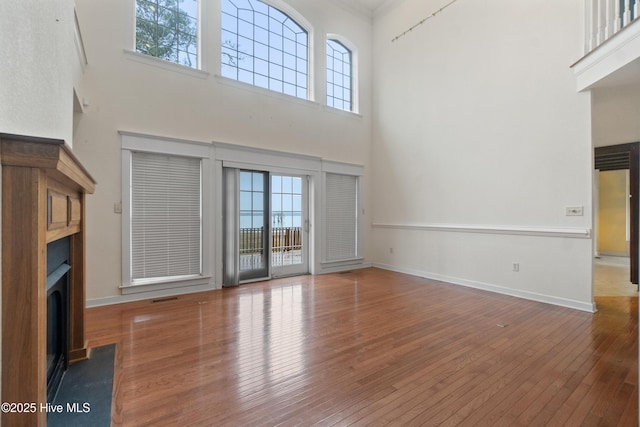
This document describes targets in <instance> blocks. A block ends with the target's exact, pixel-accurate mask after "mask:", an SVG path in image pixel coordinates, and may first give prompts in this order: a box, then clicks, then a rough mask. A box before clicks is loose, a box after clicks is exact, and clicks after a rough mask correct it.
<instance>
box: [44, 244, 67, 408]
mask: <svg viewBox="0 0 640 427" xmlns="http://www.w3.org/2000/svg"><path fill="white" fill-rule="evenodd" d="M69 258H70V251H69V238H68V237H65V238H62V239H58V240H56V241H54V242H51V243H49V244H48V245H47V401H48V402H53V399H54V398H55V395H56V393H57V392H58V388H59V386H60V383H61V382H62V377H63V375H64V373H65V371H66V370H67V367H68V366H69V271H70V270H71V265H70V259H69Z"/></svg>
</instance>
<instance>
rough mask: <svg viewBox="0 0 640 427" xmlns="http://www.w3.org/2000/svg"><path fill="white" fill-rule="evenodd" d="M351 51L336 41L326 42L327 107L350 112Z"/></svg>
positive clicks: (351, 105)
mask: <svg viewBox="0 0 640 427" xmlns="http://www.w3.org/2000/svg"><path fill="white" fill-rule="evenodd" d="M351 74H352V66H351V51H350V50H349V49H347V48H346V47H345V45H343V44H342V43H340V42H339V41H337V40H331V39H329V40H327V105H328V106H329V107H334V108H339V109H341V110H347V111H352V110H353V102H352V93H353V90H352V76H351Z"/></svg>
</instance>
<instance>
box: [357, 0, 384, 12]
mask: <svg viewBox="0 0 640 427" xmlns="http://www.w3.org/2000/svg"><path fill="white" fill-rule="evenodd" d="M355 2H356V3H360V4H361V5H362V6H364V7H366V8H367V9H371V10H372V11H374V10H376V9H377V8H378V7H379V6H380V5H381V4H382V3H384V2H385V0H355Z"/></svg>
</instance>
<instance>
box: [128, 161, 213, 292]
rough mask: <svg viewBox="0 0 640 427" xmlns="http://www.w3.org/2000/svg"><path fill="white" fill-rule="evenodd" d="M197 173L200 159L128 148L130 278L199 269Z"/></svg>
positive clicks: (183, 273)
mask: <svg viewBox="0 0 640 427" xmlns="http://www.w3.org/2000/svg"><path fill="white" fill-rule="evenodd" d="M201 176H202V173H201V160H200V159H197V158H190V157H180V156H172V155H164V154H153V153H140V152H134V153H132V157H131V277H132V279H133V281H134V282H135V281H136V280H138V281H140V280H144V279H158V278H170V277H176V276H190V275H200V274H201V272H202V221H201V212H202V203H201V194H202V190H201V188H202V185H201V184H202V182H201V181H202V180H201Z"/></svg>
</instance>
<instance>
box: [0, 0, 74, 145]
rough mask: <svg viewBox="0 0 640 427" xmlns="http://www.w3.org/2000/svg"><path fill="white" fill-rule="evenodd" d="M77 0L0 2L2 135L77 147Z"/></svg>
mask: <svg viewBox="0 0 640 427" xmlns="http://www.w3.org/2000/svg"><path fill="white" fill-rule="evenodd" d="M73 8H74V2H73V0H51V1H41V0H20V1H0V58H2V60H1V61H0V100H2V102H0V132H4V133H14V134H20V135H31V136H39V137H45V138H56V139H63V140H65V141H66V142H67V143H68V144H69V145H71V144H72V134H73V124H72V121H73V114H72V113H73V83H74V73H75V70H74V66H75V65H76V58H77V55H76V53H75V46H74V28H75V24H74V15H73Z"/></svg>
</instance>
